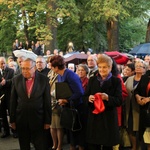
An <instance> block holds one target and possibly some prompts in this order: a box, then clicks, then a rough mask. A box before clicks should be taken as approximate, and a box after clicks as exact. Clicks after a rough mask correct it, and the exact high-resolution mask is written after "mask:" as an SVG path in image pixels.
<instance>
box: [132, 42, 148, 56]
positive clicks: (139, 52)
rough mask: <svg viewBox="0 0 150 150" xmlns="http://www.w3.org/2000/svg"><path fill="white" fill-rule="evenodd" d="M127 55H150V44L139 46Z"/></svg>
mask: <svg viewBox="0 0 150 150" xmlns="http://www.w3.org/2000/svg"><path fill="white" fill-rule="evenodd" d="M129 54H132V55H147V54H150V43H144V44H140V45H138V46H136V47H134V48H133V49H132V50H131V51H130V52H129Z"/></svg>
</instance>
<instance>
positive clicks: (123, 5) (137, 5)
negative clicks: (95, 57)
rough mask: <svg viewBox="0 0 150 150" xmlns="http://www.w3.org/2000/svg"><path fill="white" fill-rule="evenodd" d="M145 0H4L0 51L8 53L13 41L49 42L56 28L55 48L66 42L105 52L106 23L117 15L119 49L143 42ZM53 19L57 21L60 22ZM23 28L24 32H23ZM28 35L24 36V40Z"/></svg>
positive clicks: (0, 7) (0, 9) (147, 4)
mask: <svg viewBox="0 0 150 150" xmlns="http://www.w3.org/2000/svg"><path fill="white" fill-rule="evenodd" d="M149 8H150V2H149V1H147V0H141V1H139V0H82V1H81V0H65V1H63V0H7V1H3V3H1V5H0V28H1V30H0V42H1V44H0V51H2V50H11V48H12V43H13V41H14V40H15V39H16V38H18V39H20V40H21V41H25V40H26V39H29V40H30V41H32V40H33V41H36V40H40V41H45V42H46V41H50V40H51V39H52V38H53V35H52V33H53V32H52V29H51V26H53V27H57V41H58V48H59V49H61V50H63V51H66V49H67V44H68V42H70V41H72V42H73V43H74V46H75V49H76V50H87V49H88V48H89V47H90V48H92V49H94V50H95V51H96V52H102V51H104V50H106V49H107V45H108V43H107V37H106V33H107V32H106V22H107V21H110V20H115V21H116V16H119V20H118V21H119V33H120V36H119V45H120V50H125V49H129V48H131V47H134V46H135V45H137V44H139V43H141V42H144V41H145V35H146V26H147V19H149V18H148V17H149V16H148V15H149V14H148V13H147V12H148V10H149ZM57 19H61V21H60V22H58V21H57ZM25 29H26V30H25ZM27 36H28V37H27Z"/></svg>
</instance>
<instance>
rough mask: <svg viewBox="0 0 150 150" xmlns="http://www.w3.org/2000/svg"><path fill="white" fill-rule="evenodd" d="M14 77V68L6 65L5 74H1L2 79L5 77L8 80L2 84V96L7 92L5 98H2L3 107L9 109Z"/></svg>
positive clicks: (0, 88)
mask: <svg viewBox="0 0 150 150" xmlns="http://www.w3.org/2000/svg"><path fill="white" fill-rule="evenodd" d="M13 77H14V70H13V69H11V68H8V67H6V68H5V70H4V72H3V76H2V75H1V74H0V80H1V79H2V78H4V79H5V80H6V84H5V85H4V86H2V85H0V96H1V95H2V94H5V96H4V98H3V99H2V103H1V105H2V107H6V108H8V109H9V101H10V93H11V84H12V78H13ZM0 82H1V81H0Z"/></svg>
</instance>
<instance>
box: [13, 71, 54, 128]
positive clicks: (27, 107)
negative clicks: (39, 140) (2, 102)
mask: <svg viewBox="0 0 150 150" xmlns="http://www.w3.org/2000/svg"><path fill="white" fill-rule="evenodd" d="M10 122H11V123H13V122H15V123H16V126H17V128H20V129H23V128H27V127H29V128H30V129H31V130H37V129H41V128H43V127H44V124H50V122H51V97H50V86H49V81H48V78H47V77H45V76H43V75H42V74H39V73H36V74H35V79H34V84H33V89H32V93H31V96H30V98H28V96H27V91H26V82H25V78H24V77H23V76H22V74H20V75H18V76H16V77H14V79H13V86H12V91H11V101H10Z"/></svg>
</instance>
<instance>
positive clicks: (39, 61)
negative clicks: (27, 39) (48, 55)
mask: <svg viewBox="0 0 150 150" xmlns="http://www.w3.org/2000/svg"><path fill="white" fill-rule="evenodd" d="M46 65H47V63H46V60H45V58H44V57H43V56H38V57H37V58H36V71H37V72H39V73H42V74H43V75H45V76H47V75H48V72H49V71H50V69H49V68H47V67H46Z"/></svg>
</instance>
